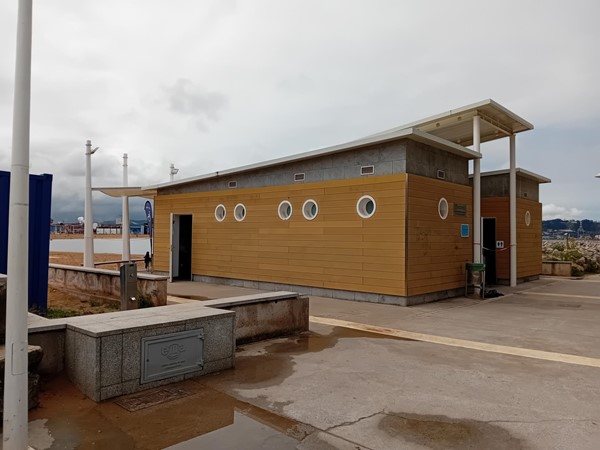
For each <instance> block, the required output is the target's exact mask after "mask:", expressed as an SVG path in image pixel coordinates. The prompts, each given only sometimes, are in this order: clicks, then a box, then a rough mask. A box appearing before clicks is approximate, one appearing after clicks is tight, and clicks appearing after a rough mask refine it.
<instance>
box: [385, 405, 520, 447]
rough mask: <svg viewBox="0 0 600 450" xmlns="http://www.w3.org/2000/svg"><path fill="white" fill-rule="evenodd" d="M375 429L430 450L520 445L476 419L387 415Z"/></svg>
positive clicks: (495, 428)
mask: <svg viewBox="0 0 600 450" xmlns="http://www.w3.org/2000/svg"><path fill="white" fill-rule="evenodd" d="M378 426H379V429H380V430H383V431H385V432H386V433H387V434H388V435H389V436H392V437H398V438H401V439H403V440H405V441H408V442H411V443H413V444H417V445H422V446H424V447H426V448H428V449H431V450H447V449H483V448H484V449H486V450H519V449H523V448H525V447H524V446H523V444H522V442H521V441H520V440H519V439H517V438H514V437H513V436H511V434H510V433H509V432H508V431H507V430H505V429H504V428H502V427H499V426H497V425H491V424H489V423H486V422H479V421H476V420H456V419H451V418H449V417H446V416H425V415H418V414H401V413H388V414H386V415H385V416H384V417H383V418H382V419H381V420H380V421H379V425H378Z"/></svg>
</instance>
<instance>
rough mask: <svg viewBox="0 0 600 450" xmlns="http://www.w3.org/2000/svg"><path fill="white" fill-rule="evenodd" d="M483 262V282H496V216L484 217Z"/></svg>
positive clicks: (490, 283)
mask: <svg viewBox="0 0 600 450" xmlns="http://www.w3.org/2000/svg"><path fill="white" fill-rule="evenodd" d="M482 225H483V226H482V230H483V233H482V234H483V262H484V263H485V284H489V285H493V284H496V218H495V217H484V218H483V219H482Z"/></svg>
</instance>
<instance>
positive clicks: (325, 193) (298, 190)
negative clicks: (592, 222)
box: [107, 100, 541, 305]
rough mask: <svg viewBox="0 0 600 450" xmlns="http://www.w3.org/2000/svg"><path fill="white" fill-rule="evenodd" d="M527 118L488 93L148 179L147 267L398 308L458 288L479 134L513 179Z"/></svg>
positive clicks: (468, 252) (471, 244) (475, 224)
mask: <svg viewBox="0 0 600 450" xmlns="http://www.w3.org/2000/svg"><path fill="white" fill-rule="evenodd" d="M532 128H533V126H532V125H531V124H529V123H528V122H526V121H525V120H523V119H521V118H520V117H519V116H517V115H515V114H514V113H512V112H510V111H509V110H507V109H506V108H504V107H502V106H501V105H499V104H497V103H496V102H494V101H492V100H485V101H482V102H479V103H476V104H473V105H469V106H466V107H463V108H459V109H456V110H452V111H449V112H447V113H444V114H440V115H437V116H433V117H430V118H428V119H424V120H422V121H419V122H414V123H412V124H409V125H405V126H402V127H397V128H394V129H391V130H388V131H385V132H381V133H377V134H374V135H371V136H367V137H365V138H362V139H358V140H355V141H352V142H349V143H346V144H341V145H337V146H333V147H328V148H325V149H320V150H316V151H311V152H307V153H302V154H299V155H294V156H290V157H286V158H280V159H276V160H272V161H267V162H264V163H259V164H253V165H250V166H245V167H241V168H237V169H231V170H226V171H223V172H215V173H210V174H207V175H202V176H198V177H193V178H188V179H183V180H179V181H175V182H169V183H164V184H160V185H156V186H149V187H145V188H142V189H141V191H140V192H142V193H143V194H139V195H148V194H149V193H151V194H152V195H154V204H155V223H154V229H155V235H154V268H155V270H157V271H162V272H165V273H169V274H170V276H171V277H172V279H173V280H177V279H184V280H190V279H192V280H199V281H207V282H213V283H228V284H234V285H238V286H246V287H253V288H263V289H284V290H294V291H299V292H303V293H307V294H309V295H319V296H329V297H336V298H343V299H353V300H361V301H374V302H383V303H394V304H401V305H409V304H415V303H421V302H426V301H432V300H436V299H441V298H447V297H451V296H455V295H461V294H462V293H464V283H465V264H466V263H467V262H473V261H475V262H478V261H480V260H481V240H480V239H478V238H474V237H477V236H480V235H481V229H480V223H481V221H480V217H481V208H482V204H483V202H482V201H481V200H480V195H481V191H480V189H481V180H482V178H481V176H480V173H479V160H480V158H481V156H482V155H481V152H480V143H481V142H486V141H490V140H495V139H499V138H502V137H509V140H510V144H511V145H510V148H511V168H510V176H509V178H510V183H509V184H510V185H511V186H512V181H514V180H513V175H515V174H516V168H515V167H514V164H513V163H514V158H513V157H514V150H515V145H514V144H515V140H514V137H515V135H516V134H517V133H519V132H522V131H526V130H530V129H532ZM469 147H471V148H469ZM470 161H473V163H472V164H473V169H474V175H473V179H472V181H470V179H469V163H470ZM510 191H511V195H510V196H509V203H511V205H512V201H513V200H516V197H515V198H513V196H514V195H515V194H516V191H515V189H511V190H510ZM117 192H118V190H116V191H113V193H112V194H110V193H109V192H108V191H107V193H109V195H114V194H115V193H117ZM128 192H129V193H123V194H122V195H133V194H132V192H131V188H129V191H128ZM486 201H487V200H486ZM509 209H510V208H509ZM531 211H532V214H534V222H533V223H534V224H535V226H537V225H538V210H537V209H535V210H534V209H533V208H531ZM503 217H504V216H503ZM512 222H513V221H512V220H511V224H512ZM499 223H500V221H499ZM539 226H540V230H539V231H540V233H541V223H540V225H539ZM513 237H514V239H516V237H515V236H514V233H513V234H512V235H511V238H510V239H511V240H512V239H513ZM511 242H512V241H511ZM512 248H513V249H514V248H515V246H512ZM540 253H541V249H540ZM511 262H512V259H511ZM524 264H525V263H524ZM511 270H512V269H511ZM540 271H541V268H540ZM527 273H529V272H527ZM538 273H539V272H538ZM511 275H512V272H511ZM503 276H504V275H503ZM524 278H525V277H524ZM511 282H512V279H511Z"/></svg>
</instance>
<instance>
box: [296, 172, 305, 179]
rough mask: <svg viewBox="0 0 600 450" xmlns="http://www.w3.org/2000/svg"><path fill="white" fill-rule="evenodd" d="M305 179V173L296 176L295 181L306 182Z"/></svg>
mask: <svg viewBox="0 0 600 450" xmlns="http://www.w3.org/2000/svg"><path fill="white" fill-rule="evenodd" d="M305 178H306V176H305V175H304V174H303V173H295V174H294V181H304V179H305Z"/></svg>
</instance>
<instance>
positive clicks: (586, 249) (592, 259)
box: [542, 239, 600, 276]
mask: <svg viewBox="0 0 600 450" xmlns="http://www.w3.org/2000/svg"><path fill="white" fill-rule="evenodd" d="M542 258H543V260H544V261H571V263H572V264H571V275H573V276H581V275H583V274H584V273H599V272H600V241H596V240H576V239H565V240H560V241H542Z"/></svg>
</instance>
